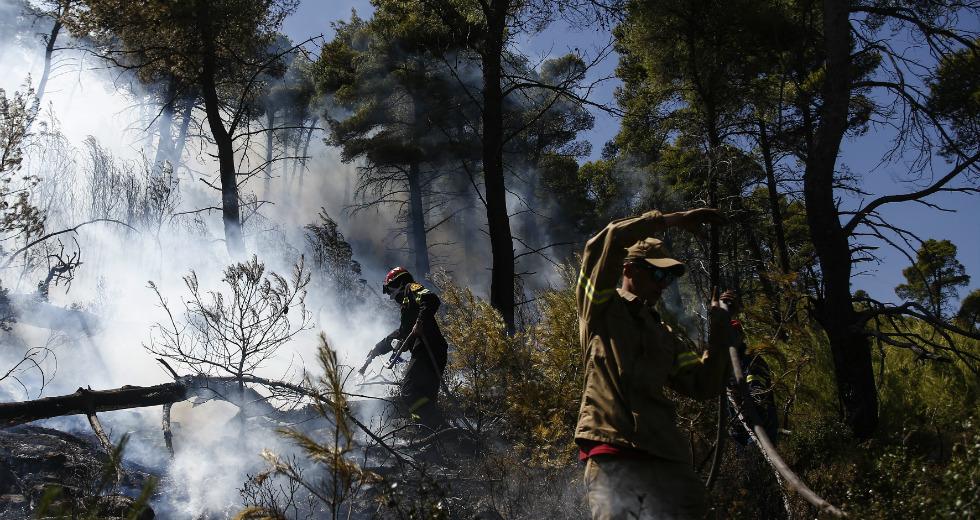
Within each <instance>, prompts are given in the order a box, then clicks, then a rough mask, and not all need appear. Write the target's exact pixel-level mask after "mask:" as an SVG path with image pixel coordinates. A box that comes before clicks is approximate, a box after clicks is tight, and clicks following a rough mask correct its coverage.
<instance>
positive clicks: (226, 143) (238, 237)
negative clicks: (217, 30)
mask: <svg viewBox="0 0 980 520" xmlns="http://www.w3.org/2000/svg"><path fill="white" fill-rule="evenodd" d="M196 6H197V26H198V30H199V32H200V35H201V42H202V44H203V48H202V53H201V57H202V60H201V61H202V64H201V70H200V73H199V74H198V86H199V87H200V88H201V96H202V97H203V98H204V111H205V113H206V114H207V118H208V126H209V127H210V129H211V136H212V137H213V138H214V142H215V145H217V148H218V173H219V178H220V182H221V219H222V222H223V223H224V229H225V245H226V247H227V248H228V254H229V255H231V257H232V258H238V257H240V256H242V255H243V254H244V253H245V241H244V239H243V237H242V222H241V213H240V209H239V199H238V178H237V175H236V174H235V149H234V146H233V142H232V136H231V134H230V133H229V132H228V130H227V129H226V128H225V124H224V122H223V121H222V119H221V102H220V100H219V98H218V90H217V86H216V84H215V75H216V74H217V66H216V64H215V52H216V51H215V42H214V34H213V31H212V20H211V13H210V10H209V9H208V2H207V1H206V0H198V1H197V3H196Z"/></svg>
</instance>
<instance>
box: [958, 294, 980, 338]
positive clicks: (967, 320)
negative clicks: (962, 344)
mask: <svg viewBox="0 0 980 520" xmlns="http://www.w3.org/2000/svg"><path fill="white" fill-rule="evenodd" d="M956 322H957V323H958V324H959V325H960V326H962V327H966V329H967V330H970V331H975V330H978V329H980V289H974V290H973V291H971V292H970V294H968V295H967V296H966V298H963V301H962V302H960V310H959V312H957V313H956Z"/></svg>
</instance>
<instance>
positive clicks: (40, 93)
mask: <svg viewBox="0 0 980 520" xmlns="http://www.w3.org/2000/svg"><path fill="white" fill-rule="evenodd" d="M70 4H71V2H70V0H61V2H59V5H58V12H57V14H56V15H55V18H54V25H52V26H51V32H50V33H49V34H48V36H47V41H46V42H45V45H44V69H43V70H42V71H41V81H39V82H38V84H37V90H36V91H35V92H34V99H36V100H37V102H38V104H39V105H40V103H41V98H43V97H44V92H45V90H47V88H48V79H49V78H50V77H51V60H52V58H53V56H54V46H55V42H57V41H58V34H60V33H61V21H62V20H63V19H64V17H65V15H67V14H68V8H69V7H70Z"/></svg>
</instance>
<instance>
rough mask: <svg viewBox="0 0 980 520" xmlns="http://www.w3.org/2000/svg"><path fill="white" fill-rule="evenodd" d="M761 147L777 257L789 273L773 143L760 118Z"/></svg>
mask: <svg viewBox="0 0 980 520" xmlns="http://www.w3.org/2000/svg"><path fill="white" fill-rule="evenodd" d="M759 148H760V150H761V151H762V160H763V163H764V165H765V169H766V188H767V189H768V190H769V213H770V215H771V216H772V225H773V232H774V234H775V235H776V237H775V238H776V253H777V254H776V258H777V261H778V262H779V269H780V271H782V274H789V272H790V265H789V248H787V247H786V231H785V230H784V229H783V215H782V209H781V208H780V207H779V190H778V189H777V188H778V187H777V186H776V165H775V163H774V162H773V158H772V144H771V143H770V142H769V134H768V132H767V131H766V123H765V122H764V121H762V120H761V119H760V120H759Z"/></svg>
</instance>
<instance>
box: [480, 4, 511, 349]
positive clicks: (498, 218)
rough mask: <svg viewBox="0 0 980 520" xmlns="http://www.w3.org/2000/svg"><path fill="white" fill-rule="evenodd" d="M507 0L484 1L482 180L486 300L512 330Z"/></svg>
mask: <svg viewBox="0 0 980 520" xmlns="http://www.w3.org/2000/svg"><path fill="white" fill-rule="evenodd" d="M508 7H509V0H493V1H491V2H488V3H486V4H484V15H485V16H486V20H487V38H486V42H485V44H484V47H483V49H481V51H482V52H481V56H480V58H481V62H482V65H483V182H484V186H485V189H486V193H485V197H486V201H487V227H488V230H489V233H490V256H491V262H492V267H491V275H490V304H491V305H493V307H494V308H495V309H497V311H499V312H500V315H501V316H502V317H503V319H504V323H506V324H507V329H508V330H509V331H513V330H514V242H513V236H512V235H511V230H510V215H509V214H508V212H507V189H506V186H505V184H504V164H503V137H504V136H503V134H504V131H503V125H504V122H503V101H504V95H503V90H502V88H501V84H500V82H501V72H502V68H501V55H502V54H503V50H504V38H505V34H506V30H507V27H506V24H507V10H508Z"/></svg>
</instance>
